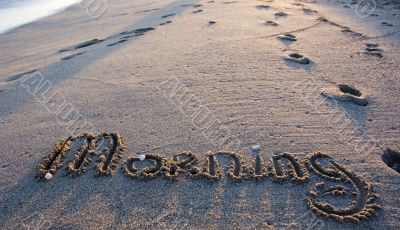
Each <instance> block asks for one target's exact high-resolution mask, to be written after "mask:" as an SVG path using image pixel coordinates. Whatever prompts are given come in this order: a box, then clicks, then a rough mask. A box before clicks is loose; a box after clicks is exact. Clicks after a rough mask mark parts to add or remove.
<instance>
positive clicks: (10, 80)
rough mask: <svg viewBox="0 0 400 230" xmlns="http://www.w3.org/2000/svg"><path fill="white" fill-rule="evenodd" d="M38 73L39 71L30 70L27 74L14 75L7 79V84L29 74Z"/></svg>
mask: <svg viewBox="0 0 400 230" xmlns="http://www.w3.org/2000/svg"><path fill="white" fill-rule="evenodd" d="M36 71H38V69H34V70H29V71H26V72H23V73H19V74H15V75H12V76H10V77H8V78H7V80H6V82H12V81H16V80H18V79H20V78H21V77H23V76H25V75H28V74H31V73H34V72H36Z"/></svg>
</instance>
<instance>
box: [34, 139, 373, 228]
mask: <svg viewBox="0 0 400 230" xmlns="http://www.w3.org/2000/svg"><path fill="white" fill-rule="evenodd" d="M124 150H125V144H124V138H123V137H122V135H120V134H119V133H115V132H114V133H106V132H104V133H101V134H99V135H93V134H88V133H85V134H83V135H80V136H77V137H68V138H64V139H62V140H61V141H60V142H59V143H57V144H56V145H55V147H54V149H53V150H52V151H51V152H50V153H49V154H48V155H47V156H46V157H45V158H44V159H43V161H42V162H41V163H40V164H39V165H38V167H37V170H38V171H37V172H38V174H37V175H38V177H39V178H44V176H45V175H46V174H47V173H50V174H52V175H55V174H56V172H57V170H59V169H61V168H62V167H63V166H64V164H66V167H64V174H65V175H74V176H78V175H81V174H83V173H85V172H87V171H88V169H89V167H90V165H91V162H92V161H93V160H94V158H96V159H97V163H96V165H95V167H94V169H95V175H97V176H103V175H111V176H112V175H115V173H116V170H117V168H118V164H119V162H120V161H121V159H122V158H123V154H124ZM253 155H254V159H253V161H252V162H251V163H250V164H248V163H246V162H245V160H244V159H243V157H242V156H241V155H240V154H237V153H234V152H217V153H212V152H208V153H206V154H205V155H204V158H205V160H200V159H199V157H198V155H197V154H195V153H192V152H183V153H179V154H173V156H172V157H166V156H163V155H161V154H156V153H150V154H146V155H144V159H143V158H141V157H143V156H131V157H129V158H128V159H127V160H126V161H125V162H124V163H123V172H124V174H125V175H126V176H128V177H131V178H139V179H151V178H156V177H164V178H167V179H170V180H178V179H179V178H180V177H182V176H186V177H189V178H193V179H195V178H199V179H201V178H204V179H207V180H209V181H218V180H219V179H221V177H222V176H223V173H222V172H223V167H222V166H221V164H220V161H219V158H227V159H230V160H231V163H230V165H228V166H227V168H226V175H227V177H228V178H230V179H231V180H232V181H233V182H239V181H241V180H250V179H253V180H256V181H260V180H265V179H268V178H270V177H271V178H272V180H273V181H274V182H277V183H284V182H285V181H287V180H289V179H290V181H292V182H294V183H297V184H308V182H309V181H310V176H311V175H310V172H313V173H314V174H315V175H316V176H317V177H318V178H319V179H324V180H325V181H326V182H329V183H336V184H335V185H333V186H330V187H328V188H325V182H323V181H321V182H317V183H316V184H315V185H314V187H312V188H311V189H310V190H309V192H308V193H307V194H306V198H305V199H304V202H305V203H306V205H307V206H308V207H309V208H310V209H311V210H313V211H314V212H315V213H317V214H319V215H321V216H324V217H329V218H332V219H335V220H337V221H345V222H359V221H362V220H364V219H367V218H368V217H370V216H371V215H372V214H373V213H374V212H375V210H377V209H379V208H380V206H379V205H378V204H377V202H376V198H377V195H376V194H375V193H373V191H372V186H371V185H370V184H369V183H367V182H365V181H364V180H363V179H362V178H361V177H359V176H357V175H355V174H354V173H353V172H351V171H350V170H348V169H346V168H345V167H343V166H342V165H340V164H339V163H337V162H336V161H334V160H333V159H332V158H331V157H329V156H328V155H325V154H322V153H308V154H307V155H306V157H305V158H303V159H300V158H298V157H297V156H296V155H295V154H291V153H282V154H277V155H274V156H273V157H272V158H270V159H268V160H264V159H263V158H262V156H261V154H259V153H257V154H253ZM71 156H72V158H71ZM68 158H69V161H68ZM66 161H67V163H65V162H66ZM142 161H145V162H148V165H147V166H145V167H142V168H139V167H138V166H137V165H138V164H139V163H140V162H142ZM340 197H347V198H351V200H352V202H351V203H350V204H349V205H348V206H347V207H345V208H342V206H340V207H341V208H338V207H336V206H335V205H334V202H335V201H336V199H338V198H340ZM327 198H329V199H327ZM329 202H330V203H329ZM332 202H333V203H332Z"/></svg>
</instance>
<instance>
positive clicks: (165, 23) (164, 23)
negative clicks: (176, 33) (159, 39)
mask: <svg viewBox="0 0 400 230" xmlns="http://www.w3.org/2000/svg"><path fill="white" fill-rule="evenodd" d="M171 22H172V21H166V22H163V23H160V26H163V25H167V24H170V23H171Z"/></svg>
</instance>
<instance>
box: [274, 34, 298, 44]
mask: <svg viewBox="0 0 400 230" xmlns="http://www.w3.org/2000/svg"><path fill="white" fill-rule="evenodd" d="M278 38H279V39H281V40H286V41H292V42H295V41H297V38H296V36H294V35H293V34H284V35H279V36H278Z"/></svg>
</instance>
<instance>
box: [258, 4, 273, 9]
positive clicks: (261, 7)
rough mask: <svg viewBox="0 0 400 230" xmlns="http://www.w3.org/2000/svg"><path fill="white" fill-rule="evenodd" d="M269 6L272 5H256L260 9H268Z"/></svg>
mask: <svg viewBox="0 0 400 230" xmlns="http://www.w3.org/2000/svg"><path fill="white" fill-rule="evenodd" d="M269 8H271V7H270V6H268V5H257V6H256V9H258V10H268V9H269Z"/></svg>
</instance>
